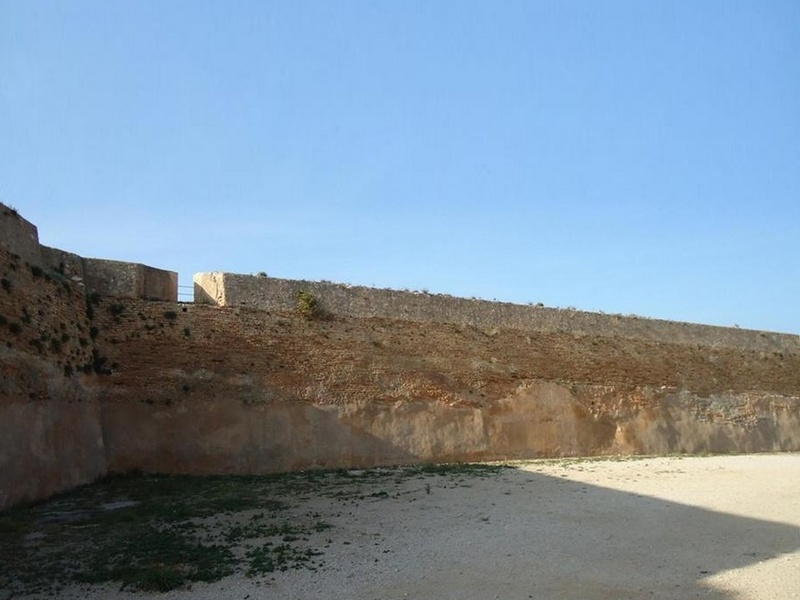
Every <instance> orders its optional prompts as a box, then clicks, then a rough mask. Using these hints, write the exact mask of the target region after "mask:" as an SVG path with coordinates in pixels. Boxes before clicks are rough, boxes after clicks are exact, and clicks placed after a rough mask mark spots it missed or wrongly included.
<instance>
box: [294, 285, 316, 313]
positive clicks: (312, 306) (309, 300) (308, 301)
mask: <svg viewBox="0 0 800 600" xmlns="http://www.w3.org/2000/svg"><path fill="white" fill-rule="evenodd" d="M297 312H299V313H300V315H301V316H303V317H304V318H305V319H308V320H311V319H313V318H314V317H316V316H317V315H318V314H319V303H318V302H317V297H316V296H314V294H312V293H311V292H306V291H305V290H301V291H299V292H297Z"/></svg>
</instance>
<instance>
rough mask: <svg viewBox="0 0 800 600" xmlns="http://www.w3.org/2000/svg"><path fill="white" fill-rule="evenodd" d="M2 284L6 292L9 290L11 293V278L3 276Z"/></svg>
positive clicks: (0, 281) (0, 282) (0, 283)
mask: <svg viewBox="0 0 800 600" xmlns="http://www.w3.org/2000/svg"><path fill="white" fill-rule="evenodd" d="M0 285H2V286H3V289H4V290H5V291H6V292H8V293H9V294H10V293H11V288H12V285H11V280H10V279H6V278H5V277H3V278H2V279H0Z"/></svg>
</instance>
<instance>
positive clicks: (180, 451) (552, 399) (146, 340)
mask: <svg viewBox="0 0 800 600" xmlns="http://www.w3.org/2000/svg"><path fill="white" fill-rule="evenodd" d="M97 315H98V316H97V317H96V320H95V322H96V323H97V326H98V328H99V331H100V333H99V335H98V345H99V347H100V348H101V349H102V352H103V355H104V357H105V358H106V359H107V363H106V364H108V365H111V369H112V373H111V374H110V375H109V376H108V377H107V379H106V381H107V382H109V384H108V385H107V386H106V387H105V388H104V389H105V393H106V394H107V396H106V401H105V402H104V404H103V432H104V440H105V444H106V452H107V458H108V463H109V469H110V470H113V471H126V470H129V469H142V470H145V471H158V472H171V473H185V472H190V473H220V472H223V473H230V472H234V473H267V472H275V471H286V470H295V469H308V468H334V467H353V466H375V465H387V464H396V463H413V462H422V461H463V460H489V459H505V458H531V457H543V456H575V455H584V456H585V455H608V454H611V455H613V454H631V453H638V454H660V453H705V452H762V451H790V450H795V451H796V450H800V397H798V390H800V354H797V353H787V352H782V351H772V352H764V351H758V350H742V349H736V348H730V347H722V346H720V347H716V348H711V347H707V346H691V345H686V344H667V343H661V342H651V341H645V340H633V339H626V338H611V337H604V336H590V335H581V334H575V333H564V332H550V333H542V332H525V331H519V330H510V329H509V330H498V331H486V330H482V329H478V328H474V327H470V326H462V325H454V324H446V323H415V322H408V321H400V320H393V319H383V318H377V317H374V318H365V319H356V318H349V317H348V318H345V317H333V318H328V319H324V320H318V321H315V320H312V321H308V320H306V319H304V318H302V317H301V316H300V315H298V314H297V313H296V312H295V311H289V312H284V311H263V310H258V309H251V308H247V307H236V308H234V307H223V308H217V307H212V306H202V305H180V304H170V303H152V302H149V303H148V302H133V301H131V302H126V303H125V310H124V312H122V313H120V314H117V315H113V314H112V313H111V312H109V311H107V310H104V309H103V308H102V305H101V306H100V308H99V309H98V310H97ZM112 382H113V385H111V383H112Z"/></svg>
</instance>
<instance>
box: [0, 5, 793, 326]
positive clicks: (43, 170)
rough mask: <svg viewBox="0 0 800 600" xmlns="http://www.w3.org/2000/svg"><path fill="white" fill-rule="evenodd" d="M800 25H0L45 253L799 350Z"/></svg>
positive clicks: (620, 20)
mask: <svg viewBox="0 0 800 600" xmlns="http://www.w3.org/2000/svg"><path fill="white" fill-rule="evenodd" d="M799 32H800V2H797V1H796V0H790V1H786V2H781V1H777V0H776V1H758V2H757V1H751V2H739V1H736V0H722V1H697V2H688V1H687V2H675V1H672V0H670V1H657V0H653V1H647V2H641V1H639V0H635V1H634V0H632V1H614V0H609V1H603V2H597V1H595V0H591V1H585V2H583V1H570V0H559V1H552V2H551V1H543V0H528V1H525V2H513V1H509V2H496V1H484V2H475V1H461V0H459V1H455V0H452V1H430V0H426V1H424V2H414V1H411V0H402V1H397V2H392V1H378V2H376V1H374V0H365V1H363V2H355V1H331V0H326V1H319V2H310V1H303V0H291V1H286V2H278V1H272V2H270V1H252V2H246V1H235V0H234V1H232V2H221V1H220V2H208V1H201V0H191V1H184V2H180V1H170V2H161V1H146V0H137V1H129V2H122V1H107V0H103V1H98V2H86V1H81V0H74V1H70V2H62V1H54V2H41V1H38V0H13V1H11V0H0V201H3V202H5V203H6V204H10V205H12V206H14V207H16V208H17V209H18V210H19V211H20V212H21V213H22V214H23V216H25V217H26V218H28V219H29V220H31V221H33V222H34V223H36V224H37V225H38V227H39V234H40V239H41V241H42V243H44V244H48V245H51V246H56V247H59V248H63V249H65V250H70V251H73V252H76V253H79V254H82V255H84V256H94V257H102V258H114V259H119V260H128V261H134V262H143V263H146V264H150V265H152V266H156V267H161V268H166V269H170V270H174V271H178V272H179V274H180V278H181V284H182V285H189V284H190V283H191V276H192V274H193V273H195V272H200V271H214V270H225V271H231V272H238V273H257V272H259V271H265V272H267V273H268V274H269V275H272V276H276V277H286V278H294V279H327V280H333V281H343V282H349V283H353V284H361V285H374V286H379V287H391V288H397V289H402V288H410V289H428V290H430V291H431V292H442V293H449V294H453V295H459V296H478V297H483V298H487V299H493V298H496V299H498V300H504V301H512V302H519V303H526V302H534V303H535V302H543V303H544V304H545V305H547V306H561V307H566V306H573V307H577V308H580V309H585V310H602V311H605V312H612V313H623V314H628V313H635V314H639V315H644V316H650V317H657V318H665V319H676V320H685V321H693V322H703V323H711V324H721V325H734V324H738V325H740V326H742V327H749V328H756V329H770V330H778V331H786V332H791V333H800V311H799V310H798V304H797V301H798V298H800V260H798V257H799V255H800V252H799V251H800V33H799Z"/></svg>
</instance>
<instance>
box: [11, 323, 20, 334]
mask: <svg viewBox="0 0 800 600" xmlns="http://www.w3.org/2000/svg"><path fill="white" fill-rule="evenodd" d="M8 330H9V331H10V332H11V333H13V334H14V335H19V334H20V333H22V325H20V324H19V323H9V324H8Z"/></svg>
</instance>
